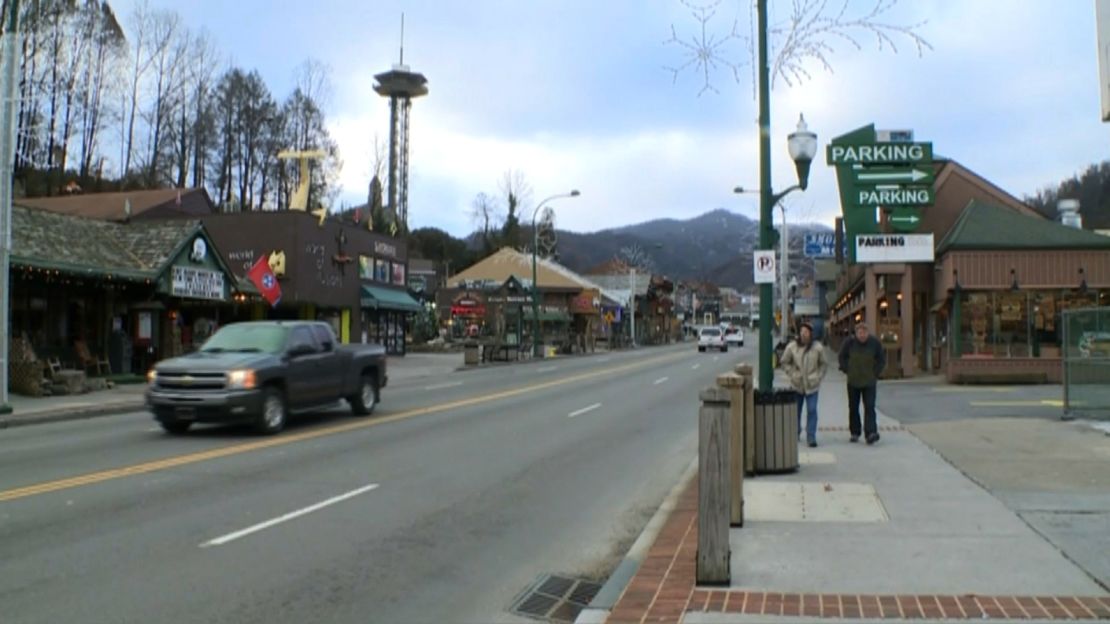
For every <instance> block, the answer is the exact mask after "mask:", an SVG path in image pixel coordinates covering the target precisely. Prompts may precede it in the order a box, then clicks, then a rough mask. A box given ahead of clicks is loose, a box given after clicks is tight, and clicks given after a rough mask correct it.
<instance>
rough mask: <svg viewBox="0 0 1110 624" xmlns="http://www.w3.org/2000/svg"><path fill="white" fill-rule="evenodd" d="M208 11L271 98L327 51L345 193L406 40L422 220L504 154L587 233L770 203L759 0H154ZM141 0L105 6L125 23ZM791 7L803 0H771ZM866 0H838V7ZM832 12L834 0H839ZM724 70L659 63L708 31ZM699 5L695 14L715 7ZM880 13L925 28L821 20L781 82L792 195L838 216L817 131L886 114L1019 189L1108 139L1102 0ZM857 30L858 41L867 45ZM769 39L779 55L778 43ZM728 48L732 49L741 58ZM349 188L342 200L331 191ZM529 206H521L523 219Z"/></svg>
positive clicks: (781, 176) (780, 11) (363, 187)
mask: <svg viewBox="0 0 1110 624" xmlns="http://www.w3.org/2000/svg"><path fill="white" fill-rule="evenodd" d="M147 1H148V2H149V4H150V5H151V6H152V7H155V8H169V9H173V10H176V11H177V12H178V13H180V14H181V16H182V17H183V18H184V21H185V23H186V24H188V25H189V26H190V27H191V28H195V29H199V28H204V29H206V30H208V31H209V32H210V33H211V34H212V35H213V36H214V38H215V40H216V42H217V44H218V46H219V47H220V49H221V50H223V51H224V52H225V53H226V54H227V55H228V57H229V62H232V63H235V64H237V65H239V66H241V67H244V68H253V69H257V70H258V71H259V72H260V73H261V74H262V76H263V77H264V78H265V79H266V81H267V83H268V84H269V85H270V87H271V89H272V90H273V92H274V95H275V97H277V98H279V99H282V98H284V97H285V95H287V94H288V92H289V91H290V90H291V88H292V83H293V75H294V70H295V68H296V67H297V66H298V65H299V64H301V63H302V62H303V61H304V60H305V59H306V58H309V57H312V58H315V59H318V60H320V61H322V62H323V63H325V64H326V65H327V66H328V67H329V68H330V69H331V79H332V84H333V93H332V97H331V99H330V101H329V102H328V103H327V106H326V114H327V116H328V119H329V129H330V131H331V133H332V136H333V137H334V138H335V139H336V140H337V141H338V144H339V148H340V154H341V158H342V160H343V162H344V166H343V171H342V175H341V177H340V183H341V186H342V192H341V194H340V198H339V202H340V203H343V204H346V205H354V204H358V203H362V202H364V201H365V200H366V195H367V187H368V184H369V178H370V171H371V161H372V153H373V144H374V139H375V137H378V139H379V140H380V141H382V142H385V141H387V139H388V133H389V110H388V101H387V100H385V99H383V98H381V97H380V96H378V95H377V94H376V93H375V92H374V91H373V85H374V78H373V76H374V75H375V74H377V73H380V72H382V71H386V70H388V69H390V68H391V67H392V65H393V64H394V63H396V62H397V61H398V55H399V46H400V39H401V36H400V34H401V33H400V31H401V14H402V13H404V15H405V36H404V54H405V56H404V59H405V63H406V64H407V65H408V66H409V67H410V69H411V70H412V71H418V72H420V73H423V74H424V75H425V76H426V77H427V79H428V87H429V94H428V95H427V96H426V97H423V98H419V99H416V100H414V102H413V106H412V111H411V124H412V125H411V148H410V150H411V151H410V167H411V170H410V176H411V179H410V190H409V211H410V225H411V227H413V228H416V227H426V226H432V227H438V228H441V229H444V230H447V231H449V232H451V233H452V234H455V235H464V234H466V233H467V232H469V231H471V230H472V229H473V227H474V221H473V219H472V217H471V215H470V212H471V206H472V204H473V201H474V198H475V196H476V195H477V194H478V193H483V192H484V193H486V194H489V195H498V194H499V191H498V186H499V181H500V180H501V178H502V177H503V176H504V173H505V172H506V171H507V170H510V169H513V170H517V171H520V172H522V173H523V174H524V176H525V178H526V179H527V181H528V183H529V184H530V185H531V186H532V188H533V196H532V200H533V201H532V205H533V206H534V205H535V202H536V201H538V200H542V199H543V198H545V197H548V196H551V195H556V194H560V193H566V192H568V191H570V190H571V189H577V190H579V191H580V192H581V195H580V196H579V197H577V198H574V199H562V200H557V201H554V202H552V203H551V204H549V205H551V206H552V207H553V208H554V210H555V214H556V222H557V225H558V226H559V227H560V228H563V229H568V230H574V231H580V232H586V231H596V230H600V229H605V228H609V227H615V226H621V225H628V224H632V223H638V222H642V221H647V220H651V219H657V218H678V219H683V218H689V217H693V216H697V215H699V214H702V213H704V212H707V211H710V210H713V209H717V208H725V209H728V210H731V211H733V212H737V213H740V214H744V215H747V216H749V217H752V218H757V217H758V212H759V204H758V196H757V195H754V194H745V195H735V194H733V193H732V189H733V188H734V187H736V186H744V187H746V188H750V189H756V188H758V185H759V170H758V167H759V152H758V136H759V128H758V125H757V118H758V105H757V102H756V99H755V95H754V88H753V79H754V76H753V72H752V67H751V65H752V63H751V62H750V52H749V49H750V48H749V42H748V40H749V39H750V37H751V36H754V29H753V24H752V21H753V20H754V10H753V9H752V8H751V4H752V3H751V2H750V0H720V1H719V2H717V3H715V4H714V3H713V2H706V1H705V0H688V1H686V2H683V1H682V0H603V1H599V0H374V1H373V2H370V1H367V0H318V1H317V2H315V3H303V2H292V1H289V0H238V1H237V2H234V3H228V2H225V1H224V0H189V1H188V2H180V1H179V0H147ZM134 2H135V0H116V1H114V2H112V3H111V4H112V6H113V7H114V8H115V9H116V11H117V13H118V14H120V15H121V16H122V17H123V19H124V20H125V23H126V16H127V15H128V13H129V12H130V11H131V7H132V6H133V5H134ZM883 2H884V4H886V3H888V2H889V0H883ZM769 4H770V7H771V19H770V21H771V25H772V28H774V27H776V26H779V27H781V26H784V25H785V24H786V23H787V22H788V20H789V17H790V11H791V8H792V7H793V6H794V4H795V3H794V0H769ZM875 4H876V3H875V0H847V10H846V13H845V16H846V17H848V18H853V17H860V16H863V15H866V14H867V13H868V12H869V11H870V10H871V9H872V8H873V7H874V6H875ZM828 6H829V9H830V10H828V11H827V13H826V14H831V13H834V12H835V11H836V10H838V9H839V8H840V6H841V2H840V1H839V0H828ZM698 7H710V9H709V10H710V11H711V12H712V13H713V14H712V16H711V17H709V18H708V19H706V20H704V29H705V33H706V35H707V36H708V37H710V38H713V39H714V40H715V41H720V40H721V39H722V38H724V37H726V36H727V35H729V34H730V33H731V32H735V33H736V34H737V35H738V38H734V39H730V40H727V41H724V42H723V43H721V44H720V45H718V46H717V47H716V48H715V50H714V56H715V62H714V65H715V68H711V69H710V71H709V79H708V84H709V85H710V86H711V87H712V89H711V90H705V89H704V87H705V86H706V84H707V82H706V77H705V74H704V73H703V72H701V71H700V70H699V69H698V68H697V67H696V65H695V66H691V67H688V68H686V69H684V70H682V71H680V72H678V73H677V75H676V74H675V73H674V72H672V71H670V70H669V69H668V68H674V67H680V66H682V65H683V64H684V63H686V62H687V61H688V60H689V59H690V56H689V54H690V48H689V47H687V46H684V45H681V44H676V43H673V42H671V43H668V42H667V41H668V40H670V39H672V27H673V33H674V34H675V35H677V37H678V39H679V40H680V41H684V42H687V43H691V42H693V41H695V40H697V39H700V38H701V34H702V32H703V30H702V28H703V21H702V20H699V19H698V18H697V17H696V16H695V15H694V13H695V9H697V8H698ZM703 14H704V12H703ZM879 21H881V22H883V23H886V24H892V25H898V26H911V25H916V27H915V28H914V32H916V33H918V34H919V35H920V36H921V37H923V38H924V39H925V40H926V41H927V42H928V43H929V44H930V46H931V49H926V50H925V51H924V52H923V53H922V54H920V55H919V54H918V52H917V50H916V48H915V47H914V45H913V43H912V41H911V40H910V39H908V38H906V37H904V36H901V35H898V34H892V38H893V41H894V43H895V45H896V47H897V52H895V51H892V50H891V49H890V46H889V45H884V46H883V47H882V49H880V48H879V47H878V45H877V44H876V40H875V37H874V36H873V35H871V34H869V33H868V32H866V31H861V30H858V29H856V30H848V31H847V32H848V33H849V34H851V36H852V38H853V39H854V43H853V41H849V40H845V39H840V38H835V37H833V38H828V39H827V41H828V43H830V44H831V45H832V49H831V51H830V52H828V54H827V58H828V61H829V63H830V65H831V66H832V69H831V71H829V70H828V69H826V68H824V67H823V66H822V64H821V63H820V62H817V61H810V62H808V63H806V64H805V65H804V68H805V69H806V70H807V72H808V73H809V74H810V78H809V79H808V80H805V81H803V82H801V83H800V84H794V85H788V84H786V83H785V82H784V81H782V80H781V79H777V80H776V82H775V86H774V89H773V91H772V94H771V121H772V126H771V150H772V173H773V185H772V186H773V188H774V189H775V190H776V191H777V190H780V189H782V188H785V187H787V186H789V185H791V184H793V183H794V182H795V181H796V177H795V174H794V166H793V162H792V161H791V160H790V157H789V155H788V153H787V150H786V136H787V135H788V134H789V133H790V132H792V131H793V130H794V128H795V126H796V124H797V121H798V116H799V114H804V115H805V119H806V122H807V123H808V125H809V128H810V129H811V130H813V131H814V132H816V133H817V135H818V141H819V144H820V146H821V148H820V149H819V154H818V157H817V159H816V160H815V161H814V163H813V169H812V174H811V176H810V182H809V188H808V190H807V191H806V192H804V193H794V194H792V195H791V196H790V197H789V198H788V199H787V214H788V215H792V216H790V217H788V218H790V219H791V220H793V219H798V220H804V221H808V222H818V223H824V224H828V225H831V224H832V220H833V218H834V217H835V216H837V215H838V214H839V212H840V206H839V198H838V194H837V189H836V179H835V176H834V175H833V169H832V168H831V167H828V166H827V165H826V164H825V160H824V146H825V145H826V144H827V143H828V141H829V140H830V139H832V138H833V137H835V136H838V135H841V134H844V133H846V132H849V131H851V130H853V129H855V128H858V127H860V126H863V125H866V124H869V123H874V124H875V125H876V127H877V128H879V129H912V130H913V131H914V134H915V139H916V140H918V141H931V142H932V143H933V149H934V152H935V153H936V154H938V155H941V156H944V157H946V158H951V159H954V160H957V161H959V162H960V163H962V164H963V165H964V166H966V167H968V168H970V169H971V170H973V171H975V172H977V173H979V174H980V175H983V176H984V177H986V178H987V179H989V180H991V181H992V182H994V183H995V184H997V185H998V186H1000V187H1001V188H1003V189H1005V190H1007V191H1009V192H1010V193H1013V194H1015V195H1017V196H1018V197H1021V196H1024V195H1028V194H1032V193H1034V192H1035V191H1037V190H1038V189H1041V188H1043V187H1045V186H1048V185H1054V184H1055V183H1057V182H1059V181H1060V180H1061V179H1063V178H1066V177H1069V176H1071V175H1073V174H1074V173H1076V172H1077V171H1080V170H1082V169H1084V168H1086V167H1087V166H1088V165H1089V164H1091V163H1095V162H1100V161H1102V160H1104V159H1107V158H1108V157H1110V125H1107V124H1105V123H1103V122H1102V121H1101V112H1100V111H1101V108H1100V100H1099V97H1100V92H1099V73H1098V55H1097V44H1096V32H1095V17H1094V3H1093V2H1091V1H1090V0H1067V1H1060V0H927V1H922V0H901V2H898V3H896V4H895V5H894V6H893V7H892V8H890V9H889V10H888V11H887V12H885V13H883V14H882V16H881V17H880V18H879ZM855 43H858V45H859V47H858V49H857V47H856V45H855ZM775 44H776V39H775V38H774V36H773V37H772V46H773V49H772V55H774V54H775V51H776V49H775V48H776V47H777V46H775ZM722 60H723V61H727V62H728V63H731V64H735V65H737V66H738V67H739V69H738V71H737V72H736V74H737V75H738V77H739V80H737V79H736V76H734V72H733V70H732V69H731V68H730V67H729V66H728V65H727V64H726V63H724V62H722ZM336 207H337V208H338V206H336ZM530 217H531V211H529V213H528V214H526V215H525V219H524V220H525V221H527V220H528V219H529V218H530Z"/></svg>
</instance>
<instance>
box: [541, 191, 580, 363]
mask: <svg viewBox="0 0 1110 624" xmlns="http://www.w3.org/2000/svg"><path fill="white" fill-rule="evenodd" d="M579 195H581V193H579V192H578V190H577V189H576V190H573V191H571V192H569V193H562V194H559V195H552V196H551V197H548V198H547V199H545V200H543V201H541V202H540V203H539V204H537V205H536V209H535V210H533V211H532V356H533V357H540V356H541V355H543V352H542V347H541V346H540V285H539V282H538V281H537V278H536V250H537V249H538V248H539V246H540V235H539V230H537V229H536V215H538V214H539V213H540V208H543V206H544V204H546V203H547V202H549V201H552V200H555V199H564V198H567V197H578V196H579Z"/></svg>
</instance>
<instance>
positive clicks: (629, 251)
mask: <svg viewBox="0 0 1110 624" xmlns="http://www.w3.org/2000/svg"><path fill="white" fill-rule="evenodd" d="M615 260H617V261H618V262H621V263H622V264H624V265H625V266H626V267H628V268H629V269H636V272H637V273H643V274H647V275H651V274H652V273H654V272H655V259H654V258H652V257H651V254H649V253H648V252H647V251H646V250H645V249H644V248H643V247H641V246H640V245H638V244H636V243H633V244H631V245H625V246H624V247H621V248H620V250H619V251H618V252H617V256H616V258H615Z"/></svg>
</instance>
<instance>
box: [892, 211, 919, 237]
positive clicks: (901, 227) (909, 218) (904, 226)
mask: <svg viewBox="0 0 1110 624" xmlns="http://www.w3.org/2000/svg"><path fill="white" fill-rule="evenodd" d="M889 221H890V225H891V227H893V228H894V229H896V230H898V231H899V232H912V231H914V230H916V229H917V224H918V223H921V213H920V212H919V211H918V210H917V208H896V209H895V210H894V212H892V213H891V215H890V219H889Z"/></svg>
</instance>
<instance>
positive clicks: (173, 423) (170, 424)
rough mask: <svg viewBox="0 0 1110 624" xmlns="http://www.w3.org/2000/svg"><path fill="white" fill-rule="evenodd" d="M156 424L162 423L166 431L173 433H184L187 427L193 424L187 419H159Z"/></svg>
mask: <svg viewBox="0 0 1110 624" xmlns="http://www.w3.org/2000/svg"><path fill="white" fill-rule="evenodd" d="M158 424H160V425H162V428H163V429H165V430H166V433H172V434H174V435H181V434H183V433H185V432H186V431H188V430H189V427H191V426H192V425H193V423H191V422H189V421H187V420H159V421H158Z"/></svg>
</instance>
